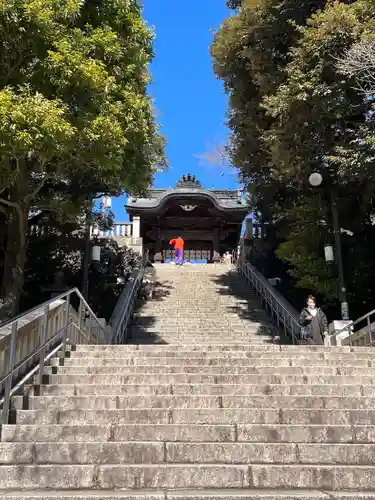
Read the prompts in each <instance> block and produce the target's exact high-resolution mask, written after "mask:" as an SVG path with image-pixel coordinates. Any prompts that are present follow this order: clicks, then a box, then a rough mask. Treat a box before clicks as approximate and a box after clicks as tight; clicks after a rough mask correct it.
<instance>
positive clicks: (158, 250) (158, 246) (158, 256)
mask: <svg viewBox="0 0 375 500" xmlns="http://www.w3.org/2000/svg"><path fill="white" fill-rule="evenodd" d="M162 243H163V242H162V238H161V231H160V227H158V228H157V230H156V240H155V244H154V250H155V254H154V262H162V261H163V254H162Z"/></svg>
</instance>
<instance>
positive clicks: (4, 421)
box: [2, 321, 18, 425]
mask: <svg viewBox="0 0 375 500" xmlns="http://www.w3.org/2000/svg"><path fill="white" fill-rule="evenodd" d="M17 331H18V321H15V322H14V323H13V324H12V332H11V334H10V335H11V337H10V346H9V359H8V373H9V375H8V377H7V379H6V381H5V384H4V386H5V387H4V404H3V416H2V417H3V418H2V424H3V425H6V424H7V423H8V420H9V403H10V392H11V390H12V377H13V368H14V359H15V354H16V337H17Z"/></svg>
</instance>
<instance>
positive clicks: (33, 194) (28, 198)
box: [22, 175, 52, 204]
mask: <svg viewBox="0 0 375 500" xmlns="http://www.w3.org/2000/svg"><path fill="white" fill-rule="evenodd" d="M50 179H52V176H51V175H45V176H44V177H43V179H42V180H41V182H40V183H39V184H38V186H37V187H36V188H35V189H34V190H33V191H32V192H31V193H29V194H28V195H26V196H25V197H24V198H23V200H22V201H23V202H25V203H26V204H28V203H30V202H31V201H32V200H33V199H34V198H35V197H36V196H37V194H38V193H39V192H40V190H41V189H42V188H43V186H44V185H45V183H46V182H47V181H48V180H50Z"/></svg>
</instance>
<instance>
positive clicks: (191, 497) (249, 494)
mask: <svg viewBox="0 0 375 500" xmlns="http://www.w3.org/2000/svg"><path fill="white" fill-rule="evenodd" d="M0 496H1V498H3V497H4V496H5V498H7V499H9V500H56V499H60V500H111V499H112V498H115V499H116V500H208V499H209V500H375V492H373V493H371V492H360V491H351V492H350V491H346V492H344V491H341V492H339V491H325V492H322V491H318V490H311V489H308V490H300V489H294V490H289V489H283V490H280V489H278V490H271V489H268V488H267V489H262V490H258V489H257V490H256V489H242V490H237V489H231V490H229V491H228V490H225V489H213V490H210V489H203V490H186V489H184V490H178V489H173V490H170V491H169V490H166V491H163V492H159V491H157V490H154V491H147V490H142V491H136V490H125V491H116V490H107V491H106V490H100V491H95V490H93V489H90V490H76V491H72V490H69V491H62V490H59V491H58V492H57V491H43V490H33V491H26V490H22V491H12V492H11V493H7V492H6V491H4V490H3V491H0Z"/></svg>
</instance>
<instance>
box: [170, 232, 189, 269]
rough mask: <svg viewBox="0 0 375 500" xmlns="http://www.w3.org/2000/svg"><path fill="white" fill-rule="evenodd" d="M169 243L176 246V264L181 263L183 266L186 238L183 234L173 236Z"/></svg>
mask: <svg viewBox="0 0 375 500" xmlns="http://www.w3.org/2000/svg"><path fill="white" fill-rule="evenodd" d="M169 244H170V245H173V246H174V250H175V252H176V264H180V266H182V264H183V261H184V246H185V242H184V240H183V239H182V238H181V236H179V237H178V238H173V240H171V241H170V242H169Z"/></svg>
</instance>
